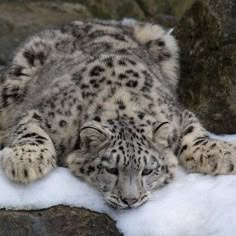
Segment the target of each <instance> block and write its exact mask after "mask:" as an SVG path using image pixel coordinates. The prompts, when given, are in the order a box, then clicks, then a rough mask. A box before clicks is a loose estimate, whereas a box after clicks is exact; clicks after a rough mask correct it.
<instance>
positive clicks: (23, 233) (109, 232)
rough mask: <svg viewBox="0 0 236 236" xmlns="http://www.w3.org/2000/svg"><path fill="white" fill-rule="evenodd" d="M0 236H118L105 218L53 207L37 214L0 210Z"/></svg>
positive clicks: (113, 226) (106, 217)
mask: <svg viewBox="0 0 236 236" xmlns="http://www.w3.org/2000/svg"><path fill="white" fill-rule="evenodd" d="M0 235H4V236H16V235H17V236H28V235H32V236H65V235H80V236H121V235H122V234H121V233H120V232H119V231H118V230H117V228H116V226H115V222H114V221H113V220H112V219H111V218H110V217H108V216H107V215H105V214H98V213H96V212H92V211H89V210H86V209H83V208H70V207H65V206H56V207H52V208H49V209H46V210H38V211H11V210H0Z"/></svg>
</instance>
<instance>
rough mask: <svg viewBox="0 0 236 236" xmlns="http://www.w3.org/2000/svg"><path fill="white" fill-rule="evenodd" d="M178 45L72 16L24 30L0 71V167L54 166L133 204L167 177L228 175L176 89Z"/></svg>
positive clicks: (231, 153)
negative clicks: (33, 31)
mask: <svg viewBox="0 0 236 236" xmlns="http://www.w3.org/2000/svg"><path fill="white" fill-rule="evenodd" d="M178 71H179V65H178V47H177V44H176V42H175V39H174V38H173V37H172V36H171V35H169V34H168V33H167V32H166V31H165V30H164V29H163V28H161V27H160V26H158V25H152V24H143V23H139V22H133V23H132V24H124V23H122V22H119V23H109V22H79V21H76V22H72V23H70V24H67V25H64V26H61V27H58V28H55V29H50V30H46V31H43V32H41V33H39V34H37V35H34V36H32V37H30V38H29V39H28V40H27V41H26V42H25V43H24V44H23V46H21V47H20V48H19V49H18V51H17V52H16V54H15V56H14V58H13V59H12V62H11V63H10V64H9V66H8V67H7V68H6V69H5V70H4V71H1V75H0V76H1V77H0V120H1V124H0V129H1V133H0V134H1V142H2V143H3V145H4V146H5V148H4V149H3V151H2V154H1V159H0V163H1V167H2V169H3V170H4V172H5V173H6V175H7V176H8V177H9V178H10V179H12V180H14V181H17V182H21V183H30V182H32V181H34V180H37V179H39V178H41V177H43V176H45V175H46V174H47V173H48V172H50V170H52V169H53V167H54V166H56V164H57V165H63V166H68V167H69V168H70V169H71V170H72V172H73V173H74V174H75V175H77V176H79V177H81V178H82V179H84V180H86V181H87V182H89V183H91V184H92V185H94V186H96V188H98V189H99V190H100V191H101V192H102V193H103V195H104V198H105V200H106V201H107V202H108V203H109V204H110V205H112V206H114V207H117V208H127V207H136V206H139V205H141V204H143V203H144V202H146V201H147V200H148V199H149V198H150V196H151V193H152V192H153V191H156V190H157V189H158V188H160V187H162V186H164V185H166V184H167V183H168V182H169V181H171V180H172V179H173V177H174V175H175V169H176V166H177V162H178V160H179V163H180V164H181V165H182V166H184V167H185V168H186V169H187V170H188V171H190V172H201V173H207V174H213V175H216V174H235V173H236V168H235V164H236V157H235V156H236V155H235V154H236V146H235V145H234V144H230V143H226V142H222V141H217V140H213V139H211V138H209V136H208V133H207V131H206V130H205V129H204V128H203V127H202V126H201V124H200V123H199V121H198V120H197V118H196V117H195V115H194V114H193V113H191V112H189V111H187V110H185V109H184V108H183V107H182V106H181V105H180V104H179V103H178V99H177V96H176V87H177V83H178V77H179V76H178Z"/></svg>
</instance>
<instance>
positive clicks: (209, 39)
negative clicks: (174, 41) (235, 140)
mask: <svg viewBox="0 0 236 236" xmlns="http://www.w3.org/2000/svg"><path fill="white" fill-rule="evenodd" d="M233 4H234V5H233ZM235 15H236V14H235V1H234V0H207V1H206V0H197V1H196V2H195V3H194V4H193V6H192V7H191V9H189V10H188V11H187V12H186V13H185V15H184V16H183V17H182V19H181V20H180V21H179V23H178V26H177V27H176V28H175V32H174V33H175V35H176V37H177V38H178V41H179V45H180V48H181V68H182V72H181V81H180V85H179V94H180V100H181V101H182V103H184V104H185V106H187V107H188V108H189V109H190V110H192V111H194V112H195V113H197V115H198V117H199V118H200V120H201V121H202V123H203V124H204V125H205V127H207V128H208V130H210V131H212V132H215V133H236V27H235V25H236V18H235V17H236V16H235Z"/></svg>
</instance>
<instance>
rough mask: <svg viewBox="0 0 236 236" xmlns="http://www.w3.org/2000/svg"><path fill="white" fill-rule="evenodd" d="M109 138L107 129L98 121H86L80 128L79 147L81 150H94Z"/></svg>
mask: <svg viewBox="0 0 236 236" xmlns="http://www.w3.org/2000/svg"><path fill="white" fill-rule="evenodd" d="M109 139H110V132H109V130H107V129H105V128H104V127H102V125H101V124H99V123H98V122H89V123H86V124H84V125H83V126H82V128H81V129H80V148H81V149H83V150H87V151H88V150H90V151H96V150H98V149H100V148H102V147H103V146H104V144H105V143H107V141H108V140H109Z"/></svg>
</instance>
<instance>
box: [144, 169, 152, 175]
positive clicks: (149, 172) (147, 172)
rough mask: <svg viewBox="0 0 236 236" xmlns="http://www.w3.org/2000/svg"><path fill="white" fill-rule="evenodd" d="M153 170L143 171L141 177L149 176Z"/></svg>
mask: <svg viewBox="0 0 236 236" xmlns="http://www.w3.org/2000/svg"><path fill="white" fill-rule="evenodd" d="M152 171H153V170H151V169H144V170H143V172H142V175H143V176H144V175H150V174H151V173H152Z"/></svg>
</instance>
